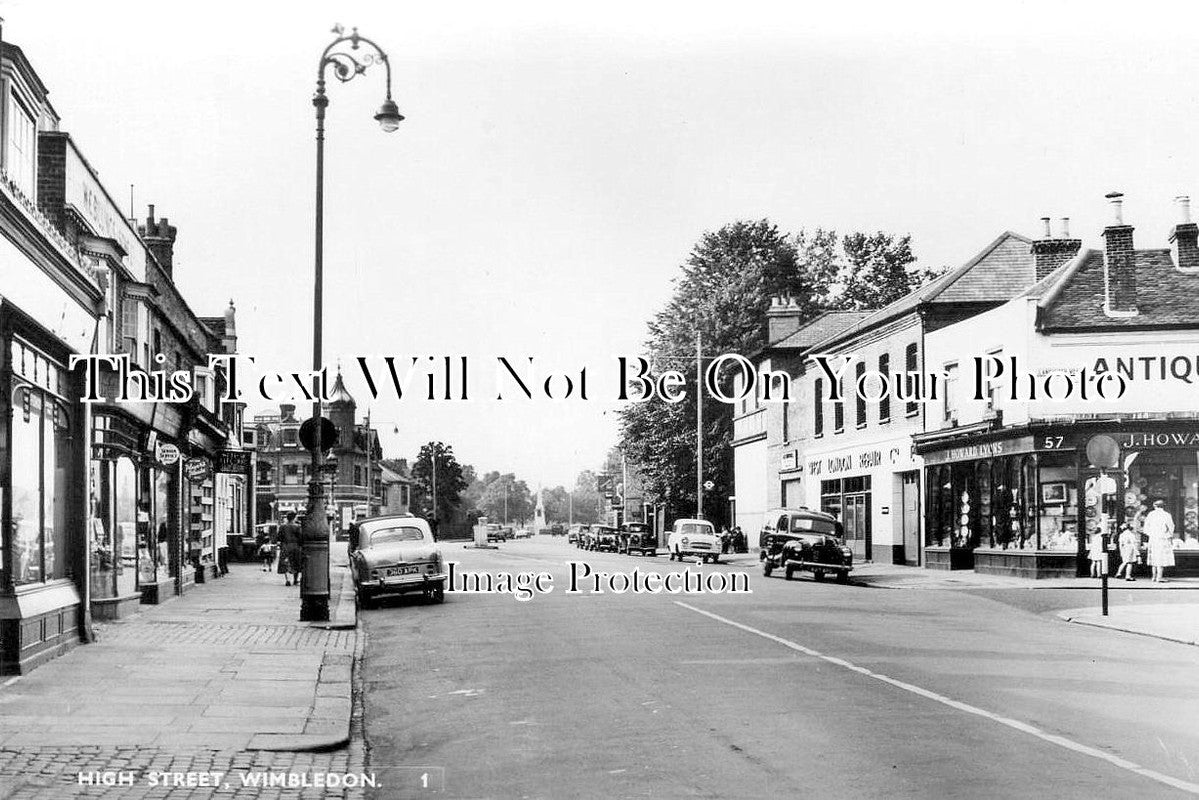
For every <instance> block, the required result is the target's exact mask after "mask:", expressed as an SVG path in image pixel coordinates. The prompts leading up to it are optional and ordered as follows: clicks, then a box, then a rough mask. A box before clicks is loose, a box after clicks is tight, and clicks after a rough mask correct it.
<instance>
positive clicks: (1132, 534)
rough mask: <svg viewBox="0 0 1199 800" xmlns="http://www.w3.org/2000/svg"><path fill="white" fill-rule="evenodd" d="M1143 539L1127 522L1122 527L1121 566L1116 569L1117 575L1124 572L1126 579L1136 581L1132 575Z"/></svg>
mask: <svg viewBox="0 0 1199 800" xmlns="http://www.w3.org/2000/svg"><path fill="white" fill-rule="evenodd" d="M1140 543H1141V539H1140V537H1139V536H1137V534H1136V531H1134V530H1133V529H1132V526H1131V525H1129V524H1128V523H1127V522H1126V523H1124V527H1123V528H1121V529H1120V566H1119V568H1118V569H1116V577H1117V578H1119V577H1120V573H1121V572H1123V573H1124V580H1126V581H1135V580H1136V578H1134V577H1132V568H1133V567H1134V566H1136V563H1137V550H1139V549H1140V548H1139V547H1138V545H1140Z"/></svg>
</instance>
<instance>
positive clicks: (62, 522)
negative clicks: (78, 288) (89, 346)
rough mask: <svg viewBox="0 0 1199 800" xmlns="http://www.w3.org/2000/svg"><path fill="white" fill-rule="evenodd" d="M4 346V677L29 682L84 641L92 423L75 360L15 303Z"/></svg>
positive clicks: (0, 639)
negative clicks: (71, 365) (87, 433)
mask: <svg viewBox="0 0 1199 800" xmlns="http://www.w3.org/2000/svg"><path fill="white" fill-rule="evenodd" d="M0 346H2V347H3V357H2V359H3V364H4V369H3V371H2V374H0V387H2V389H0V397H3V403H2V405H0V408H2V409H3V413H0V443H2V445H3V446H2V447H0V470H2V472H3V475H4V476H5V481H4V484H3V487H2V488H3V491H2V492H0V515H2V517H3V519H2V530H3V533H2V535H0V673H24V672H26V671H28V670H30V669H32V668H33V667H35V666H37V665H38V664H40V663H42V662H43V661H45V660H47V659H50V658H53V657H54V656H56V655H58V654H59V653H61V652H63V651H65V650H66V649H69V648H70V647H72V646H74V645H75V644H78V642H79V641H80V628H81V625H82V621H83V620H82V592H83V575H84V571H85V569H86V561H85V557H84V548H83V543H84V535H83V532H84V519H85V518H86V514H87V506H86V501H85V498H84V495H83V491H82V487H83V486H84V480H85V478H84V464H85V455H84V453H85V451H84V448H83V446H82V443H83V442H84V441H85V438H84V430H85V425H84V416H85V414H84V408H83V405H82V404H81V403H80V402H79V386H78V381H77V380H76V379H75V376H73V375H72V374H71V373H70V371H68V369H67V362H68V358H69V355H70V352H69V350H67V349H66V348H65V347H64V346H63V344H62V342H61V341H60V340H59V339H58V338H57V337H55V336H52V335H50V334H48V333H47V332H46V331H44V330H43V329H41V328H40V327H39V326H38V325H37V324H36V323H34V322H33V320H32V319H30V318H28V317H26V316H25V315H24V314H22V313H21V312H20V311H19V310H17V309H16V308H14V307H11V306H9V305H8V303H7V302H6V303H4V304H3V305H0Z"/></svg>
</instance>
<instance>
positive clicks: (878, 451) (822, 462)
mask: <svg viewBox="0 0 1199 800" xmlns="http://www.w3.org/2000/svg"><path fill="white" fill-rule="evenodd" d="M784 463H785V462H784ZM912 466H914V461H913V453H912V444H911V442H910V441H907V442H905V443H903V444H896V445H893V446H887V445H885V444H884V445H880V446H879V447H874V448H867V449H865V450H858V451H851V452H847V453H840V454H837V455H830V456H824V457H822V458H815V459H812V460H811V461H809V462H808V474H809V475H812V476H820V475H840V474H841V473H844V472H869V471H871V470H875V469H880V468H883V469H892V470H895V469H910V468H911V467H912Z"/></svg>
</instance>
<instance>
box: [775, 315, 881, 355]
mask: <svg viewBox="0 0 1199 800" xmlns="http://www.w3.org/2000/svg"><path fill="white" fill-rule="evenodd" d="M871 313H872V312H870V311H825V312H824V313H823V314H821V315H820V316H818V317H814V318H812V319H811V320H809V321H808V322H807V323H806V324H804V326H803V327H801V328H800V329H799V330H797V331H795V332H794V333H792V334H790V335H789V336H785V337H783V338H782V339H780V340H779V341H777V342H774V343H773V344H771V345H770V346H771V347H772V348H775V347H783V348H794V349H800V350H806V349H807V348H809V347H811V346H812V345H814V344H816V343H817V342H822V341H824V340H825V339H827V338H828V337H830V336H833V335H835V334H837V333H838V332H840V331H843V330H845V329H846V328H848V327H849V326H850V325H853V324H854V323H856V322H859V321H861V320H863V319H865V318H866V317H868V316H870V314H871Z"/></svg>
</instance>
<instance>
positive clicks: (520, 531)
mask: <svg viewBox="0 0 1199 800" xmlns="http://www.w3.org/2000/svg"><path fill="white" fill-rule="evenodd" d="M532 537H533V532H532V531H531V530H529V529H528V528H517V529H516V533H514V534H512V538H514V539H531V538H532Z"/></svg>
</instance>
